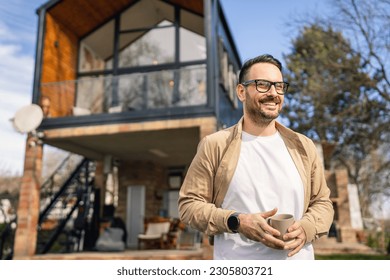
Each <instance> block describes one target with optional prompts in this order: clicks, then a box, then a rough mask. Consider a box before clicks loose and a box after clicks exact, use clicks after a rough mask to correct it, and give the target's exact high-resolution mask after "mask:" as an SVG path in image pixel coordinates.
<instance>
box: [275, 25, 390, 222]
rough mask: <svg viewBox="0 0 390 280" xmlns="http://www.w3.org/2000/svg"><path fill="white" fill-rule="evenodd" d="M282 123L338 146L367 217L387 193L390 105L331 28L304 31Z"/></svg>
mask: <svg viewBox="0 0 390 280" xmlns="http://www.w3.org/2000/svg"><path fill="white" fill-rule="evenodd" d="M284 58H285V61H286V66H287V67H286V68H287V69H286V73H285V75H284V76H285V79H286V80H287V81H288V82H289V83H290V89H289V92H288V93H287V94H285V106H284V111H283V112H282V117H283V119H286V120H287V121H288V122H289V123H288V125H289V126H290V127H291V128H292V129H294V130H296V131H298V132H301V133H303V134H305V135H307V136H309V137H311V138H312V139H314V140H317V141H320V142H327V143H332V144H335V147H336V149H335V150H334V153H333V160H332V163H333V167H340V166H341V167H343V168H346V169H347V171H348V175H349V178H350V183H352V184H356V185H357V186H358V189H359V192H360V199H361V201H360V203H361V206H362V208H363V216H364V217H367V216H369V215H370V214H369V206H368V205H369V203H370V201H374V200H375V199H377V198H378V194H380V193H383V190H384V189H386V188H388V186H389V185H388V178H389V176H390V175H389V171H388V170H389V166H390V162H389V160H390V158H389V157H386V156H385V154H384V153H383V151H385V150H387V148H386V147H388V143H389V132H388V128H387V126H388V123H389V121H390V117H389V113H388V102H387V101H386V99H385V98H383V96H382V95H381V94H380V93H378V79H377V77H376V76H375V73H371V72H370V70H369V68H367V67H366V66H367V61H366V59H362V56H361V53H359V52H358V51H356V50H354V48H353V47H352V45H351V44H350V42H349V41H348V40H347V39H346V38H345V37H344V36H343V34H342V33H341V32H339V31H335V30H334V29H333V28H332V26H331V25H330V24H329V25H327V26H326V25H324V24H320V23H312V24H309V25H306V26H304V27H302V28H301V30H300V32H299V34H298V36H297V38H295V39H294V40H293V41H292V49H291V53H289V54H287V55H286V56H285V57H284Z"/></svg>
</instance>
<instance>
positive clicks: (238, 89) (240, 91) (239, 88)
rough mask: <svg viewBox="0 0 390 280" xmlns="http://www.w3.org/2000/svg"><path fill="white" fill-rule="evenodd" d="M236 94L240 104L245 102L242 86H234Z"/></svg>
mask: <svg viewBox="0 0 390 280" xmlns="http://www.w3.org/2000/svg"><path fill="white" fill-rule="evenodd" d="M236 94H237V97H238V99H239V100H240V101H241V102H244V101H245V87H244V86H243V85H242V84H238V85H237V86H236Z"/></svg>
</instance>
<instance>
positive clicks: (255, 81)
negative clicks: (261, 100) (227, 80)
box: [241, 79, 289, 95]
mask: <svg viewBox="0 0 390 280" xmlns="http://www.w3.org/2000/svg"><path fill="white" fill-rule="evenodd" d="M259 81H261V82H267V83H269V86H268V89H267V90H265V91H260V90H259V89H258V87H257V83H258V82H259ZM252 83H255V85H256V90H257V91H258V92H260V93H265V92H267V91H269V90H270V89H271V87H272V86H274V87H275V91H276V93H277V94H279V95H284V94H285V93H286V92H287V90H288V86H289V83H287V82H271V81H268V80H263V79H255V80H249V81H245V82H242V83H241V84H242V85H243V86H244V87H246V86H249V85H250V84H252ZM278 84H283V88H284V89H285V90H284V92H282V93H280V92H278V88H277V87H276V85H278Z"/></svg>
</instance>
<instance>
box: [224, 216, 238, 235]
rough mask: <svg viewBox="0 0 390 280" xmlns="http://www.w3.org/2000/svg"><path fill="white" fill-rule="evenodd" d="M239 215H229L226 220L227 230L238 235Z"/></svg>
mask: <svg viewBox="0 0 390 280" xmlns="http://www.w3.org/2000/svg"><path fill="white" fill-rule="evenodd" d="M240 214H241V213H238V212H235V213H233V214H231V215H230V216H229V218H228V220H227V225H228V228H229V229H230V230H231V231H232V232H234V233H238V228H239V227H240V219H239V218H238V215H240Z"/></svg>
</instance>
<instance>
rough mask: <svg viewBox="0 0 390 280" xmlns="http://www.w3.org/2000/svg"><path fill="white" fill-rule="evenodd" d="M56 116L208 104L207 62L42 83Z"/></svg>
mask: <svg viewBox="0 0 390 280" xmlns="http://www.w3.org/2000/svg"><path fill="white" fill-rule="evenodd" d="M41 96H46V97H49V99H50V100H51V107H52V108H54V110H56V114H55V116H52V117H64V116H72V115H73V116H78V115H92V114H102V113H120V112H128V111H139V110H151V109H158V108H174V107H186V106H198V105H206V103H207V94H206V65H196V66H191V67H184V68H180V69H173V70H161V71H154V72H143V73H132V74H124V75H118V76H112V75H99V76H97V77H96V76H95V77H82V78H80V79H78V80H74V81H62V82H54V83H44V84H41Z"/></svg>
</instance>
